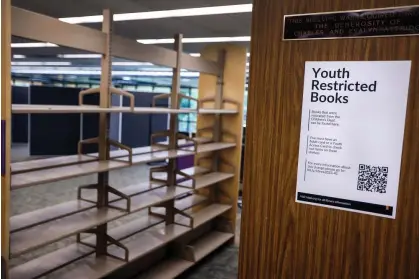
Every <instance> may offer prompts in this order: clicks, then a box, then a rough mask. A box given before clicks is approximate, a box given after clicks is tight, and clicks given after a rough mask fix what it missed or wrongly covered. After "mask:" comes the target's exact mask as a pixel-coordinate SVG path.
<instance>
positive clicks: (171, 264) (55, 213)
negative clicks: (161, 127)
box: [1, 0, 246, 279]
mask: <svg viewBox="0 0 419 279" xmlns="http://www.w3.org/2000/svg"><path fill="white" fill-rule="evenodd" d="M103 18H104V19H103V24H102V30H101V31H99V30H94V29H90V28H87V27H84V26H79V25H75V24H68V23H65V22H61V21H59V20H58V19H55V18H51V17H48V16H44V15H40V14H36V13H33V12H30V11H26V10H22V9H20V8H15V7H11V6H10V0H2V24H3V27H4V26H6V27H7V28H2V31H1V32H2V39H3V41H2V55H3V57H2V77H3V83H2V92H1V94H2V148H3V149H2V151H3V152H2V156H5V157H2V167H3V169H2V260H3V261H4V263H5V265H2V266H3V267H5V268H4V271H5V274H6V276H7V278H10V279H24V278H28V279H29V278H40V277H43V276H49V277H50V278H54V279H55V278H57V279H60V278H71V279H74V278H77V279H83V278H86V279H87V278H88V279H95V278H103V277H106V278H128V277H129V276H134V275H135V276H137V277H138V276H140V277H143V278H156V279H157V278H158V279H170V278H174V277H176V276H178V275H179V274H181V273H182V272H183V271H185V270H186V269H188V268H189V267H191V266H192V265H194V263H195V262H197V261H199V260H201V259H202V258H203V257H205V256H206V255H208V254H209V253H211V252H212V251H214V250H215V249H216V248H218V247H219V246H221V245H222V244H224V243H226V242H228V241H232V240H233V239H234V232H235V223H236V204H237V195H238V183H239V178H238V176H239V173H240V154H241V152H240V149H241V137H242V135H241V133H242V117H243V116H242V106H243V98H244V90H245V68H246V49H245V48H241V47H238V46H232V45H218V46H210V47H208V48H206V49H205V50H204V52H203V53H202V57H201V58H198V57H192V56H190V55H188V54H185V53H183V52H182V35H180V34H179V35H176V36H175V44H174V50H169V49H165V48H161V47H156V46H152V45H143V44H139V43H137V42H135V41H134V40H130V39H126V38H123V37H121V36H118V35H115V34H114V33H113V30H112V24H113V19H112V18H113V17H112V13H111V12H110V11H109V10H104V12H103ZM10 26H11V30H10ZM8 28H9V29H8ZM12 35H14V36H18V37H24V38H27V39H31V40H36V41H44V42H50V43H54V44H57V45H61V46H65V47H71V48H77V49H82V50H85V51H89V52H94V53H99V54H101V55H102V60H101V68H102V71H101V82H100V87H99V88H96V89H89V90H85V91H82V92H80V102H79V106H50V105H48V106H47V105H45V106H43V105H25V106H12V105H11V96H10V94H11V88H10V65H11V63H10V60H11V59H10V38H11V36H12ZM112 56H116V57H120V58H125V59H130V60H135V61H146V62H151V63H154V64H157V65H162V66H166V67H171V68H173V81H172V92H171V93H170V94H162V95H159V96H157V97H156V99H157V98H168V99H169V100H170V101H169V107H168V108H159V107H152V108H141V107H134V102H133V101H134V99H133V98H134V97H133V95H132V94H130V93H128V92H124V91H122V90H119V89H115V88H112V87H111V81H112V78H111V57H112ZM181 69H187V70H191V71H197V72H200V81H199V98H198V99H194V98H192V97H190V96H185V95H183V94H181V93H180V73H181ZM5 80H6V82H5ZM86 94H99V97H100V98H99V104H97V105H96V106H87V105H84V104H83V96H84V95H86ZM111 94H119V95H122V96H124V97H127V98H129V99H130V100H131V105H130V106H129V107H122V108H113V107H111V106H110V102H109V100H110V95H111ZM182 98H188V99H191V100H192V101H196V102H197V109H193V110H191V109H183V108H180V107H179V103H180V102H179V100H181V99H182ZM121 112H122V113H151V114H156V113H160V114H168V115H169V117H170V127H169V130H168V131H161V132H159V133H156V134H153V135H152V136H151V137H152V145H151V146H147V147H141V148H131V147H129V146H124V145H122V144H121V143H118V142H116V141H113V140H111V139H109V134H108V126H109V114H110V113H121ZM11 113H97V114H99V122H98V125H99V136H98V137H97V138H92V139H87V140H83V141H80V143H79V146H78V150H79V154H76V155H71V156H61V157H55V158H48V159H40V160H32V161H26V162H19V163H14V164H11V163H10V152H11V146H10V125H11V123H10V118H11ZM179 113H196V114H197V115H198V131H197V134H198V135H197V137H196V138H189V137H186V136H183V135H182V134H180V133H178V114H179ZM161 137H165V138H166V139H167V140H166V142H154V141H153V140H154V139H157V138H161ZM85 144H97V145H98V150H99V152H98V153H96V154H85V153H84V152H83V146H84V145H85ZM111 145H113V146H116V147H117V148H118V150H114V151H110V146H111ZM190 155H194V156H195V158H196V162H195V166H194V167H191V168H189V169H184V170H181V169H178V167H177V165H176V159H177V158H179V157H183V156H190ZM161 160H168V164H167V165H166V166H164V167H154V168H151V169H150V174H149V180H148V181H145V182H141V183H136V184H134V185H128V186H126V187H124V188H121V189H118V190H116V189H114V188H113V187H112V186H111V185H109V171H110V170H116V169H121V168H129V167H131V166H133V165H136V164H143V163H147V162H153V161H161ZM87 174H97V182H96V183H93V184H91V185H82V186H79V191H78V196H77V197H75V199H74V200H72V201H67V202H65V203H61V204H57V205H53V206H49V207H46V208H42V209H38V210H36V211H32V212H27V213H24V214H20V215H17V216H9V211H8V209H9V206H10V204H11V203H13V200H10V191H19V189H20V188H23V187H36V186H37V185H39V184H43V183H47V182H51V181H60V180H64V179H69V178H73V177H77V176H82V175H87ZM92 192H93V193H94V194H91V193H92ZM88 193H90V194H88ZM139 211H142V212H143V213H144V214H143V215H142V217H139V218H137V219H136V220H134V221H133V222H129V223H126V224H123V225H120V226H118V227H116V228H114V229H109V228H108V223H109V222H111V221H113V220H116V219H119V218H121V217H124V216H127V215H130V214H132V213H134V212H139ZM9 224H10V226H9ZM34 235H36V237H33V236H34ZM82 235H83V236H84V235H87V236H88V237H86V238H83V237H82ZM68 237H75V238H76V240H77V241H76V243H74V244H71V245H68V246H66V247H64V248H61V249H58V250H55V251H53V252H50V253H48V254H45V255H43V256H41V257H37V258H33V259H30V260H28V261H27V262H25V263H23V264H20V265H16V266H13V267H11V268H9V267H8V263H9V259H10V258H13V257H18V256H20V255H22V254H25V253H27V252H29V251H34V250H37V249H39V248H41V247H43V246H45V245H48V244H51V243H54V242H56V241H59V240H61V239H64V238H68ZM136 261H138V262H139V263H141V264H135V265H129V263H132V262H136ZM70 264H71V265H70ZM133 266H135V268H133Z"/></svg>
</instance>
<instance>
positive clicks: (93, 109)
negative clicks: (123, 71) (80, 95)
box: [12, 104, 197, 114]
mask: <svg viewBox="0 0 419 279" xmlns="http://www.w3.org/2000/svg"><path fill="white" fill-rule="evenodd" d="M102 112H106V113H137V114H139V113H144V114H165V113H173V114H178V113H194V112H195V113H196V112H197V110H195V109H170V108H161V107H135V108H134V110H131V108H129V107H111V108H101V107H99V106H95V105H82V106H71V105H68V106H65V105H32V104H31V105H24V104H14V105H12V113H14V114H19V113H20V114H27V113H31V114H34V113H42V114H46V113H48V114H51V113H102Z"/></svg>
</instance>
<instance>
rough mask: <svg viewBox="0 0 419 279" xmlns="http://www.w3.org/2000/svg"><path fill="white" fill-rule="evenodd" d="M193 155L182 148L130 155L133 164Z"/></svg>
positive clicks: (125, 159)
mask: <svg viewBox="0 0 419 279" xmlns="http://www.w3.org/2000/svg"><path fill="white" fill-rule="evenodd" d="M189 155H193V153H192V152H190V151H184V150H162V151H157V152H153V153H146V154H139V155H135V156H132V163H133V164H143V163H150V162H156V161H161V160H165V159H173V158H178V157H183V156H189ZM118 160H120V161H124V162H128V158H127V157H124V158H120V159H118Z"/></svg>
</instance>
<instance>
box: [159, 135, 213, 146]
mask: <svg viewBox="0 0 419 279" xmlns="http://www.w3.org/2000/svg"><path fill="white" fill-rule="evenodd" d="M193 140H194V141H195V142H197V143H198V144H205V143H210V142H211V141H212V139H211V138H204V137H195V138H193ZM194 141H192V140H187V139H179V140H178V141H177V145H178V146H180V147H182V146H185V145H192V144H194ZM159 144H165V145H168V144H169V142H168V141H167V140H166V141H161V142H159Z"/></svg>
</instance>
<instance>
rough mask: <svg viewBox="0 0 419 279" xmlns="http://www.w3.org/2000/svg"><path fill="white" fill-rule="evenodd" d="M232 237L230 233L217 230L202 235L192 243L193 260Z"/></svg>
mask: <svg viewBox="0 0 419 279" xmlns="http://www.w3.org/2000/svg"><path fill="white" fill-rule="evenodd" d="M233 237H234V234H232V233H224V232H218V231H211V232H209V233H207V234H205V235H204V236H202V237H200V238H198V239H197V240H196V241H195V242H194V243H193V244H192V245H188V246H190V247H191V248H192V250H193V254H194V260H195V261H196V262H197V261H199V260H201V259H202V258H204V257H205V256H207V255H208V254H210V253H211V252H213V251H214V250H215V249H217V248H218V247H220V246H221V245H223V244H224V243H226V242H227V241H229V240H230V239H232V238H233Z"/></svg>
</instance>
